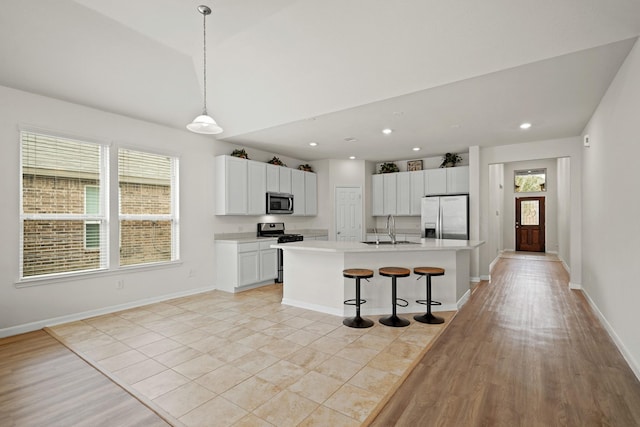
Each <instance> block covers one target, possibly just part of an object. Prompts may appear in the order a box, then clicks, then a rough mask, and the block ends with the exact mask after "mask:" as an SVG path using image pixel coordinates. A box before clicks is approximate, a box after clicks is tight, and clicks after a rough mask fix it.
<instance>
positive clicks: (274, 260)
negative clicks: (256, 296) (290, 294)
mask: <svg viewBox="0 0 640 427" xmlns="http://www.w3.org/2000/svg"><path fill="white" fill-rule="evenodd" d="M274 243H275V242H274V241H268V242H260V280H261V281H264V280H268V281H271V280H273V279H275V278H276V277H278V250H277V249H273V248H271V245H273V244H274Z"/></svg>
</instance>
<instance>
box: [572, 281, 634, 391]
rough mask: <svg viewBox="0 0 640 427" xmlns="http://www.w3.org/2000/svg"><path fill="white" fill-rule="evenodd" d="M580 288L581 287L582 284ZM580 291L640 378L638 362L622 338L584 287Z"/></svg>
mask: <svg viewBox="0 0 640 427" xmlns="http://www.w3.org/2000/svg"><path fill="white" fill-rule="evenodd" d="M580 288H582V286H581V287H580ZM572 289H573V288H572ZM581 292H582V293H583V294H584V296H585V298H586V299H587V302H588V303H589V305H590V306H591V308H592V309H593V311H594V312H595V313H596V315H597V316H598V319H599V320H600V323H601V324H602V326H604V328H605V330H606V331H607V333H608V334H609V336H610V337H611V339H612V340H613V342H614V343H615V345H616V347H618V350H619V351H620V353H622V357H624V360H626V361H627V363H628V364H629V367H630V368H631V370H632V371H633V373H634V374H635V376H636V378H638V380H640V364H638V361H637V360H635V359H634V357H633V355H632V354H631V352H629V350H627V347H625V345H624V343H623V342H622V340H621V339H620V337H618V334H616V332H615V330H614V329H613V328H612V327H611V325H610V324H609V322H608V321H607V318H606V317H604V315H603V314H602V312H601V311H600V310H599V309H598V306H597V305H596V304H595V302H594V301H593V300H592V299H591V297H590V296H589V294H588V293H587V292H586V291H585V290H584V289H581Z"/></svg>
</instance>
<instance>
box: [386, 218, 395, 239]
mask: <svg viewBox="0 0 640 427" xmlns="http://www.w3.org/2000/svg"><path fill="white" fill-rule="evenodd" d="M387 234H388V235H389V237H390V238H391V244H392V245H395V244H396V219H395V218H394V217H393V215H389V216H387Z"/></svg>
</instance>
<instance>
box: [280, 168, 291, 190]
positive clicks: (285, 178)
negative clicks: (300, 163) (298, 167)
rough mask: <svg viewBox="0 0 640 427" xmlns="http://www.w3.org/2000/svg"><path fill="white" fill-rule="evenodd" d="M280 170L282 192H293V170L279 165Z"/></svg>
mask: <svg viewBox="0 0 640 427" xmlns="http://www.w3.org/2000/svg"><path fill="white" fill-rule="evenodd" d="M278 167H279V168H280V170H279V171H278V172H279V174H280V191H279V192H280V193H289V194H291V171H292V169H289V168H287V167H284V166H278Z"/></svg>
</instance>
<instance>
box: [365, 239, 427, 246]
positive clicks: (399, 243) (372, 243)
mask: <svg viewBox="0 0 640 427" xmlns="http://www.w3.org/2000/svg"><path fill="white" fill-rule="evenodd" d="M362 243H366V244H367V245H393V244H394V243H393V242H390V241H388V240H385V241H384V242H362ZM395 244H396V245H419V244H420V243H419V242H410V241H408V240H397V241H396V243H395Z"/></svg>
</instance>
